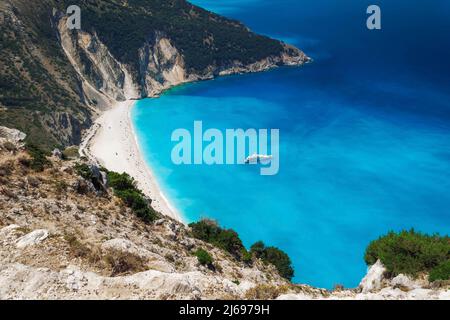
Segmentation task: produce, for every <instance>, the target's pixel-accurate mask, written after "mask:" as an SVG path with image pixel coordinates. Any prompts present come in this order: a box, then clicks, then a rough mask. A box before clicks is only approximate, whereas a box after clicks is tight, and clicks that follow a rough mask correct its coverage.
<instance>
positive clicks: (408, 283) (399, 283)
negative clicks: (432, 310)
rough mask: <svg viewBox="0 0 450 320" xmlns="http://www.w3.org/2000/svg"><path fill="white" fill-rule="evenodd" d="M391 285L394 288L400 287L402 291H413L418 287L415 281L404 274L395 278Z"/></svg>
mask: <svg viewBox="0 0 450 320" xmlns="http://www.w3.org/2000/svg"><path fill="white" fill-rule="evenodd" d="M390 284H391V285H392V286H393V287H394V288H395V287H400V288H402V289H408V290H412V289H414V288H416V287H417V286H416V284H415V283H414V281H413V280H411V279H410V278H409V277H408V276H405V275H404V274H399V275H398V276H396V277H395V278H393V279H392V280H391V281H390Z"/></svg>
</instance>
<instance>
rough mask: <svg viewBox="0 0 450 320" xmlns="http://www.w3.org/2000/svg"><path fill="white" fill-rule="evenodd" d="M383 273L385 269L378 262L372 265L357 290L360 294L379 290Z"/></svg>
mask: <svg viewBox="0 0 450 320" xmlns="http://www.w3.org/2000/svg"><path fill="white" fill-rule="evenodd" d="M385 272H386V268H385V267H384V266H383V264H382V263H381V261H380V260H378V261H377V262H376V263H375V264H374V265H372V266H370V267H369V270H368V272H367V274H366V276H365V277H364V278H363V279H362V280H361V282H360V284H359V287H358V288H359V289H361V292H362V293H367V292H371V291H374V290H380V289H381V285H382V281H383V279H384V273H385Z"/></svg>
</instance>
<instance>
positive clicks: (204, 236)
mask: <svg viewBox="0 0 450 320" xmlns="http://www.w3.org/2000/svg"><path fill="white" fill-rule="evenodd" d="M189 227H191V229H192V234H193V236H194V238H197V239H200V240H203V241H206V242H209V243H211V244H213V245H214V246H216V247H218V248H221V249H223V250H225V251H227V252H229V253H230V254H231V255H233V256H234V257H235V258H236V259H238V260H240V259H241V257H242V252H243V250H245V247H244V245H243V244H242V241H241V239H240V238H239V235H238V234H237V233H236V231H234V230H232V229H222V228H221V227H219V226H218V224H217V223H216V222H215V221H212V220H208V219H203V220H201V221H199V222H196V223H191V224H190V225H189Z"/></svg>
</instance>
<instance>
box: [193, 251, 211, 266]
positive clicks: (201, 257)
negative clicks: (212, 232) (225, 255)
mask: <svg viewBox="0 0 450 320" xmlns="http://www.w3.org/2000/svg"><path fill="white" fill-rule="evenodd" d="M195 256H196V257H197V259H198V262H199V263H200V264H201V265H202V266H211V265H212V263H213V257H211V255H210V254H209V253H208V252H207V251H206V250H203V249H198V250H197V251H196V252H195Z"/></svg>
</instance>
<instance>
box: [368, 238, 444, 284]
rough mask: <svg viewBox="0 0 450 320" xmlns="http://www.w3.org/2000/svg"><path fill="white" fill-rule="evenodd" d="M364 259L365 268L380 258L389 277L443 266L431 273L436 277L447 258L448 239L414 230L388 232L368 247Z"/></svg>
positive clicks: (415, 273) (417, 272)
mask: <svg viewBox="0 0 450 320" xmlns="http://www.w3.org/2000/svg"><path fill="white" fill-rule="evenodd" d="M364 259H365V261H366V263H367V264H368V265H372V264H374V263H375V262H376V261H377V260H378V259H380V260H381V262H382V263H383V264H384V266H385V267H386V269H387V270H388V272H390V273H391V274H392V275H393V276H396V275H398V274H400V273H403V274H407V275H411V276H417V275H418V274H419V273H421V272H427V273H428V272H430V271H432V270H433V269H434V268H436V267H438V266H440V265H441V264H444V266H443V267H441V268H442V269H439V268H438V270H436V271H435V272H436V275H438V274H439V275H440V274H441V273H440V271H445V263H448V261H449V259H450V238H449V237H448V236H445V237H442V236H439V235H432V236H430V235H426V234H422V233H419V232H416V231H414V230H410V231H402V232H400V233H395V232H390V233H388V234H387V235H386V236H383V237H381V238H379V239H378V240H375V241H373V242H371V243H370V244H369V246H368V247H367V249H366V253H365V257H364Z"/></svg>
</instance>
